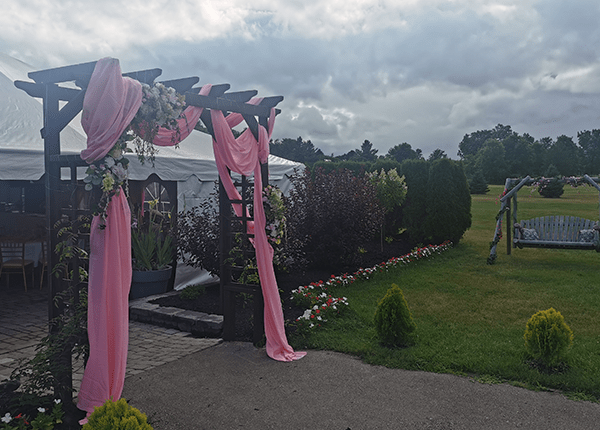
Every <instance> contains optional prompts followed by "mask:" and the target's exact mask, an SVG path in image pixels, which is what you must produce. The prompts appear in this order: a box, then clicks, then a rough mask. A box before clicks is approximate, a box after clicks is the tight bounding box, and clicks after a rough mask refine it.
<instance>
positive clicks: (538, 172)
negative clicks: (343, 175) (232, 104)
mask: <svg viewBox="0 0 600 430" xmlns="http://www.w3.org/2000/svg"><path fill="white" fill-rule="evenodd" d="M458 148H459V150H458V154H457V155H458V157H459V158H460V160H461V161H462V162H463V165H464V170H465V174H466V175H467V177H468V178H469V179H472V178H474V177H475V176H483V177H484V178H485V181H486V182H487V183H490V184H503V183H504V181H505V179H506V178H507V177H524V176H526V175H530V176H532V177H540V176H557V175H559V176H581V175H583V174H585V173H587V174H589V175H591V176H594V175H597V174H599V173H600V129H594V130H591V131H590V130H585V131H581V132H578V133H577V142H575V141H574V140H573V138H572V137H569V136H565V135H561V136H558V137H557V138H556V139H555V140H554V139H552V138H550V137H544V138H541V139H539V140H536V139H535V138H533V137H532V136H531V135H529V134H528V133H524V134H519V133H517V132H515V131H513V130H512V128H511V126H510V125H502V124H498V125H497V126H495V127H494V128H493V129H490V130H477V131H475V132H472V133H469V134H466V135H465V136H464V137H463V139H462V140H461V142H460V143H459V145H458ZM270 149H271V153H272V154H274V155H278V156H281V157H285V158H287V159H290V160H294V161H298V162H301V163H305V164H308V165H312V164H314V163H317V162H334V163H335V162H351V163H350V164H354V163H358V164H364V163H376V162H378V164H381V163H382V162H385V161H391V162H397V163H402V162H403V161H404V160H422V159H424V157H423V153H422V151H421V150H420V149H418V148H415V149H413V148H412V146H411V145H410V144H409V143H406V142H404V143H401V144H398V145H395V146H393V147H391V148H390V149H389V150H388V152H387V154H385V155H378V150H377V149H375V148H373V144H372V143H371V142H369V141H368V140H365V141H364V142H363V143H362V145H361V147H360V148H357V149H354V150H351V151H349V152H347V153H345V154H342V155H339V156H335V157H334V156H333V155H332V156H326V155H325V154H324V153H323V151H321V150H320V149H319V148H317V147H315V146H314V145H313V143H312V142H311V141H310V140H308V141H304V140H303V139H302V137H298V138H297V139H289V138H285V139H281V140H275V141H272V142H271V145H270ZM444 158H448V156H447V154H446V153H445V152H444V151H443V150H441V149H436V150H435V151H433V152H432V153H431V154H430V156H429V157H428V158H427V160H428V161H435V160H438V159H444ZM319 164H321V163H319Z"/></svg>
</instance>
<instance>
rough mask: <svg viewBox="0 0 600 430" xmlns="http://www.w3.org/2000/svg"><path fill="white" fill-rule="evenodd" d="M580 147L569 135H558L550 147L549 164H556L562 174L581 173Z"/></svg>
mask: <svg viewBox="0 0 600 430" xmlns="http://www.w3.org/2000/svg"><path fill="white" fill-rule="evenodd" d="M578 158H579V156H578V148H577V145H576V144H575V142H573V139H572V138H571V137H569V136H565V135H564V134H563V135H562V136H558V137H557V138H556V142H554V145H552V146H551V147H550V148H549V149H548V164H554V166H556V168H557V169H558V171H559V172H560V174H561V175H562V176H572V175H577V174H579V173H580V172H579V166H578V162H577V161H578Z"/></svg>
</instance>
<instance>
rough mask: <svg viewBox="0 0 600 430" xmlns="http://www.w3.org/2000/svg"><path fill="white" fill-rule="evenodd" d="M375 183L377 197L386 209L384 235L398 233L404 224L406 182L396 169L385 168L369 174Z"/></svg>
mask: <svg viewBox="0 0 600 430" xmlns="http://www.w3.org/2000/svg"><path fill="white" fill-rule="evenodd" d="M367 175H368V177H369V179H370V181H371V182H372V183H373V185H375V190H376V195H377V199H378V200H379V204H380V205H381V207H382V208H383V210H384V213H385V215H384V224H383V226H382V232H381V234H382V236H386V235H390V234H391V235H395V234H398V231H399V230H400V228H401V226H402V203H404V199H405V198H406V183H405V182H404V177H403V176H402V177H401V176H399V175H398V172H397V171H396V169H390V170H389V171H388V172H386V171H385V170H384V169H381V171H380V172H379V173H378V172H376V171H375V172H372V173H368V174H367Z"/></svg>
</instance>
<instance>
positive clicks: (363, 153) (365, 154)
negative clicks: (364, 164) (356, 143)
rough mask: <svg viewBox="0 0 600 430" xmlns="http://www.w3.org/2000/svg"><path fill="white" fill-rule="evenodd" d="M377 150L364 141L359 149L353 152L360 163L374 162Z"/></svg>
mask: <svg viewBox="0 0 600 430" xmlns="http://www.w3.org/2000/svg"><path fill="white" fill-rule="evenodd" d="M377 152H378V150H377V149H375V148H373V144H372V143H371V142H369V141H368V140H366V139H365V141H364V142H363V143H362V145H361V147H360V149H357V150H356V151H355V153H356V155H357V157H358V158H359V159H360V161H375V160H377Z"/></svg>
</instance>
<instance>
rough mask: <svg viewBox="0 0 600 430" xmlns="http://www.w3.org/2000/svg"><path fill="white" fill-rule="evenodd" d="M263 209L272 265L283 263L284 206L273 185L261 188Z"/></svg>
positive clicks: (281, 194) (280, 195)
mask: <svg viewBox="0 0 600 430" xmlns="http://www.w3.org/2000/svg"><path fill="white" fill-rule="evenodd" d="M262 200H263V207H264V208H265V218H266V226H265V230H266V233H267V240H268V241H269V244H270V245H271V246H272V247H273V251H274V255H273V264H275V265H280V264H282V263H283V261H282V260H283V258H282V253H283V241H284V240H285V237H286V223H287V220H286V218H285V206H284V204H283V193H282V192H281V190H280V189H279V188H278V187H276V186H274V185H267V186H266V187H264V188H263V198H262Z"/></svg>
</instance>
